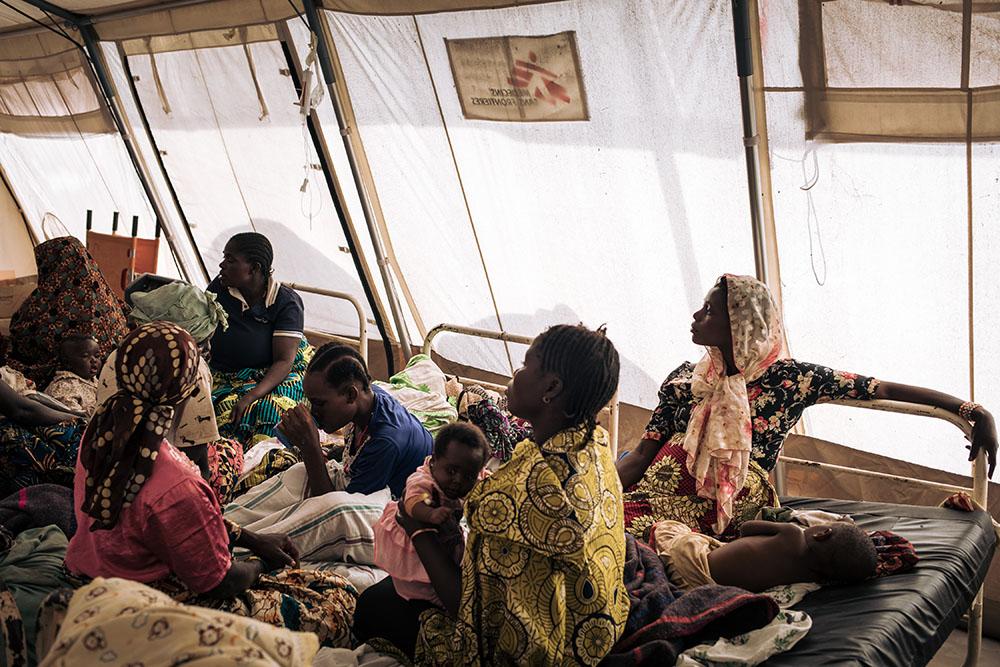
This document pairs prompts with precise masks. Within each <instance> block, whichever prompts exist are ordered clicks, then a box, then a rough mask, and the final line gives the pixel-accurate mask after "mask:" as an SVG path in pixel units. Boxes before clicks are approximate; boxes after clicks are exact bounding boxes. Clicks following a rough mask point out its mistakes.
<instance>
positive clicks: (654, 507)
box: [625, 359, 879, 538]
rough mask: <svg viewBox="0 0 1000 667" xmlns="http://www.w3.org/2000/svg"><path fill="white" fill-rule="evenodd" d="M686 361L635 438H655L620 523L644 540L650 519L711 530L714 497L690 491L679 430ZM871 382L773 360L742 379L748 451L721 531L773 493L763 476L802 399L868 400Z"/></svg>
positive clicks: (687, 399)
mask: <svg viewBox="0 0 1000 667" xmlns="http://www.w3.org/2000/svg"><path fill="white" fill-rule="evenodd" d="M693 370H694V366H693V365H692V364H690V363H688V362H685V363H683V364H681V365H680V366H679V367H677V368H676V369H675V370H674V371H673V372H672V373H670V375H668V376H667V379H666V380H664V382H663V384H662V385H661V387H660V394H659V398H660V403H659V405H658V406H657V408H656V410H655V411H654V412H653V416H652V418H650V420H649V424H648V425H647V426H646V432H645V434H643V438H644V439H646V440H654V441H656V442H659V443H661V444H662V446H661V448H660V451H659V452H657V454H656V457H655V458H654V459H653V462H652V463H651V464H650V465H649V468H647V469H646V472H645V473H644V474H643V477H642V479H641V480H640V481H639V482H638V483H637V484H635V485H633V486H631V487H629V488H628V489H626V490H625V529H626V530H627V531H629V532H630V533H632V534H633V535H635V536H637V537H639V538H646V537H647V533H648V531H649V528H650V527H651V526H652V525H653V524H654V523H656V522H657V521H662V520H674V521H680V522H682V523H685V524H687V525H688V526H690V527H691V528H692V529H693V530H697V531H699V532H702V533H706V534H709V535H711V534H713V532H714V531H713V530H712V527H713V524H714V523H715V518H716V517H715V502H714V501H712V500H709V499H706V498H701V497H699V496H698V495H697V493H696V492H695V480H694V478H693V477H692V476H691V474H690V473H689V472H688V470H687V465H686V461H687V458H686V457H687V453H686V452H685V451H684V446H683V442H684V433H685V431H686V430H687V425H688V420H689V419H690V417H691V409H692V408H693V407H694V405H695V401H696V399H695V397H694V395H693V393H692V391H691V373H692V371H693ZM878 384H879V382H878V380H876V379H873V378H870V377H864V376H861V375H855V374H854V373H845V372H842V371H835V370H833V369H831V368H827V367H825V366H819V365H816V364H810V363H805V362H801V361H796V360H794V359H779V360H778V361H775V362H774V363H773V364H771V365H770V366H769V367H768V368H767V369H766V370H765V371H764V372H763V374H762V375H761V376H760V377H758V378H757V379H756V380H753V381H752V382H748V383H747V398H748V399H749V401H750V411H751V416H752V423H753V449H752V451H751V461H750V469H749V471H748V473H747V480H746V484H745V485H744V487H743V491H741V492H740V494H739V496H738V497H737V499H736V502H735V503H734V507H733V509H734V515H733V520H732V522H731V523H730V524H729V527H728V528H727V529H726V532H725V533H724V534H723V535H722V536H721V537H723V538H726V537H733V536H735V535H736V534H737V531H738V529H739V526H740V524H742V523H743V522H744V521H748V520H750V519H753V518H754V516H756V514H757V512H758V511H759V510H760V508H761V507H764V506H767V505H775V504H776V501H777V494H776V493H775V492H774V488H773V487H772V486H771V484H770V482H769V481H768V478H767V473H768V472H770V471H771V470H773V469H774V466H775V464H777V462H778V454H779V453H780V451H781V445H782V443H783V442H784V440H785V436H786V435H787V434H788V432H789V431H790V430H791V429H792V427H794V426H795V424H796V423H797V422H798V421H799V419H800V418H801V417H802V411H803V410H805V409H806V408H807V407H809V406H810V405H815V404H817V403H824V402H828V401H833V400H838V399H844V398H849V399H855V400H872V399H873V398H874V395H875V390H876V389H877V388H878Z"/></svg>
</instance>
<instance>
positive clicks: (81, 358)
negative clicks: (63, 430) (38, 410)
mask: <svg viewBox="0 0 1000 667" xmlns="http://www.w3.org/2000/svg"><path fill="white" fill-rule="evenodd" d="M102 361H103V359H101V350H100V347H98V345H97V341H96V340H95V339H94V338H93V336H88V335H86V334H70V335H68V336H66V337H65V338H63V339H62V340H61V341H60V342H59V366H58V368H59V370H57V371H56V373H55V375H54V376H53V377H52V381H51V382H50V383H49V386H47V387H46V388H45V393H46V394H47V395H48V396H51V397H52V398H54V399H56V400H57V401H59V402H60V403H62V404H63V405H65V406H66V407H68V408H71V409H73V410H75V411H77V412H80V413H83V414H84V415H86V416H87V417H91V416H93V414H94V411H95V410H97V374H98V373H99V372H100V371H101V362H102Z"/></svg>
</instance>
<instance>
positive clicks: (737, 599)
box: [601, 535, 778, 667]
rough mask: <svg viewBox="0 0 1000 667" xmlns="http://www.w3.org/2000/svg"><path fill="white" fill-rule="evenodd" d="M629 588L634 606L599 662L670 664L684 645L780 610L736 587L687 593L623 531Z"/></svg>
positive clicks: (757, 622) (746, 627)
mask: <svg viewBox="0 0 1000 667" xmlns="http://www.w3.org/2000/svg"><path fill="white" fill-rule="evenodd" d="M624 578H625V588H626V590H627V591H628V595H629V601H630V608H629V614H628V620H627V621H626V623H625V632H624V633H623V634H622V637H621V639H619V640H618V643H617V644H616V645H615V646H614V648H613V649H612V650H611V653H610V654H609V655H608V656H607V657H606V658H605V659H604V661H603V662H602V663H601V664H603V665H607V666H608V667H618V666H624V665H645V664H649V665H653V664H656V665H663V664H666V665H672V664H674V662H675V661H676V660H677V657H678V655H680V653H681V652H682V651H683V650H684V649H685V647H686V646H688V645H690V644H694V643H697V642H700V641H705V640H706V639H709V638H711V637H718V636H722V637H730V636H733V635H737V634H741V633H745V632H749V631H750V630H754V629H756V628H760V627H763V626H764V625H767V624H768V623H770V622H771V620H772V619H773V618H774V617H775V616H776V615H777V613H778V605H777V604H776V603H775V602H774V600H773V599H771V598H770V597H768V596H766V595H756V594H753V593H750V592H748V591H745V590H743V589H742V588H735V587H732V586H715V585H709V586H700V587H698V588H695V589H693V590H691V591H690V592H688V593H685V594H683V595H681V594H680V591H679V589H677V588H676V587H675V586H674V585H673V584H671V583H670V580H669V579H668V578H667V573H666V570H665V569H664V567H663V563H662V562H661V561H660V559H659V557H658V556H657V555H656V553H655V552H654V551H653V550H652V549H650V548H649V547H647V546H646V545H645V544H642V543H639V542H637V541H636V540H635V538H634V537H632V536H631V535H626V536H625V573H624Z"/></svg>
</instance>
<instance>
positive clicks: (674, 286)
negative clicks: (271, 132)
mask: <svg viewBox="0 0 1000 667" xmlns="http://www.w3.org/2000/svg"><path fill="white" fill-rule="evenodd" d="M709 4H710V6H709V7H707V8H706V7H695V6H689V5H685V4H683V3H673V2H652V3H650V2H642V3H636V2H627V1H615V2H603V3H600V5H595V4H594V3H588V2H561V3H553V4H546V5H539V6H536V7H531V8H516V9H500V10H494V11H489V12H473V13H440V14H433V15H429V16H419V17H416V18H414V17H364V16H357V15H350V14H336V13H331V14H328V17H329V19H330V23H331V25H332V27H333V29H334V37H333V40H334V43H335V44H336V46H337V49H338V52H339V54H340V58H341V60H342V62H343V65H344V69H345V74H346V77H347V84H348V88H349V89H350V90H351V91H352V99H353V102H354V108H355V112H356V113H357V116H358V120H359V124H360V127H361V134H362V137H363V139H364V144H365V147H366V149H367V152H368V156H369V159H370V160H371V162H372V166H373V172H374V173H375V179H376V184H377V186H378V188H379V193H380V196H381V199H382V206H383V209H384V210H385V212H386V224H387V225H388V227H389V233H390V235H391V237H392V238H393V239H394V243H395V246H396V248H397V257H398V259H399V262H400V265H401V267H402V270H403V273H404V275H405V276H406V278H407V281H408V282H409V285H410V288H411V290H412V291H413V294H414V299H415V300H416V301H417V303H418V306H419V307H420V309H421V314H422V315H423V319H424V321H425V322H427V323H428V325H430V324H431V323H432V322H439V321H448V322H453V323H456V324H465V325H474V326H479V327H485V328H492V327H494V326H496V322H497V311H498V312H499V321H500V324H501V326H502V327H503V328H504V329H505V330H507V331H509V332H512V333H518V334H525V335H537V334H538V333H540V332H541V331H542V330H544V329H545V328H546V327H547V326H549V325H551V324H554V323H557V322H578V321H583V322H585V323H587V324H589V325H591V326H596V325H599V324H602V323H607V324H608V331H609V335H610V336H611V338H612V339H613V340H614V341H615V342H616V343H617V345H618V347H619V349H620V351H621V353H622V356H623V359H624V364H623V375H622V391H621V395H622V399H623V400H625V401H627V402H630V403H635V404H639V405H645V406H651V405H653V404H655V400H656V390H657V388H658V386H659V383H660V381H661V380H662V378H663V377H664V376H665V375H666V374H667V372H668V371H669V370H671V368H673V366H674V365H676V364H677V363H679V362H680V361H682V360H684V359H686V358H693V357H694V356H695V355H697V354H698V351H697V350H696V349H695V348H694V347H693V346H692V345H691V343H690V342H689V334H688V333H687V329H688V326H689V323H690V314H691V313H692V312H693V311H694V310H696V309H697V308H698V306H699V305H700V303H701V300H702V297H703V296H704V293H705V292H706V291H707V289H708V288H709V287H710V286H711V284H712V282H713V281H714V280H715V278H716V277H717V276H718V275H719V274H720V273H722V272H724V271H731V272H742V273H748V272H752V271H753V254H752V251H751V250H750V228H749V224H748V223H747V219H748V214H747V201H746V194H745V178H746V177H745V172H744V170H743V166H742V163H741V161H740V160H741V156H742V145H741V128H740V119H739V116H738V114H734V113H733V109H738V108H739V98H738V89H737V86H736V77H735V62H734V56H733V53H732V48H731V42H732V34H731V33H732V17H731V15H730V13H729V3H728V2H718V1H717V2H712V3H709ZM564 30H574V31H576V32H577V42H578V45H579V49H580V61H581V67H582V71H583V76H584V79H585V82H586V87H587V95H588V101H589V106H590V110H591V118H590V120H589V122H586V123H574V122H561V123H523V124H513V123H490V122H484V121H474V120H466V119H464V118H463V117H462V114H461V109H460V106H459V103H458V99H457V97H456V95H455V93H454V87H453V83H452V75H451V72H450V69H449V64H448V58H447V53H446V51H445V47H444V40H445V39H456V38H464V37H472V36H477V37H482V36H491V35H505V34H518V35H520V34H550V33H554V32H560V31H564ZM682 44H683V45H688V46H685V47H684V48H681V45H682ZM690 45H695V46H690ZM424 54H426V62H425V55H424ZM439 104H440V107H439ZM452 151H454V161H453V159H452ZM705 174H711V176H710V177H707V178H706V177H705ZM463 190H464V196H465V198H466V199H467V201H468V207H469V208H468V211H467V210H466V206H465V200H464V199H463ZM705 201H711V202H712V206H711V207H706V206H702V205H700V204H699V202H705ZM474 231H475V234H477V235H478V246H477V243H476V236H475V235H474ZM480 251H481V252H482V260H480V256H479V252H480ZM430 256H433V257H434V258H435V261H434V262H428V261H427V259H426V258H427V257H430ZM484 267H485V270H484ZM487 276H488V279H489V284H488V283H487ZM490 285H492V289H493V293H492V297H493V298H495V300H496V309H494V304H493V299H492V298H491V294H490ZM443 349H444V350H445V351H448V350H449V349H454V348H447V347H445V348H443ZM455 351H458V352H459V353H460V354H462V355H463V358H462V361H464V362H466V363H472V364H478V365H486V366H490V367H494V368H502V366H503V363H504V362H505V361H506V360H505V359H497V358H496V356H497V355H495V354H494V355H493V356H487V353H486V350H485V349H484V348H483V349H481V350H480V351H479V352H478V353H476V352H475V351H473V354H475V356H473V357H472V358H469V356H468V355H469V351H468V350H467V349H466V350H455ZM512 356H513V357H514V359H513V361H514V363H515V365H516V364H519V363H520V358H519V353H518V352H516V351H514V352H513V354H512Z"/></svg>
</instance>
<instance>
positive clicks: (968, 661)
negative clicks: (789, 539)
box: [423, 324, 989, 667]
mask: <svg viewBox="0 0 1000 667" xmlns="http://www.w3.org/2000/svg"><path fill="white" fill-rule="evenodd" d="M444 332H447V333H452V334H458V335H462V336H470V337H474V338H485V339H489V340H499V341H504V342H510V343H519V344H522V345H530V344H531V342H532V340H533V339H532V338H531V337H529V336H520V335H517V334H510V333H507V332H505V331H490V330H486V329H476V328H473V327H465V326H459V325H455V324H439V325H438V326H436V327H434V328H433V329H431V330H430V331H429V332H427V336H426V338H425V339H424V346H423V353H424V354H426V355H428V356H429V355H430V354H431V351H432V350H433V344H434V338H435V337H437V335H438V334H441V333H444ZM458 380H459V382H462V383H463V384H465V383H467V382H473V383H478V384H480V385H482V386H484V387H487V388H489V389H493V390H495V391H501V392H502V391H505V390H506V386H504V385H499V384H496V383H494V382H489V381H485V380H480V379H477V378H467V377H459V378H458ZM826 405H842V406H848V407H855V408H864V409H867V410H881V411H883V412H895V413H901V414H908V415H917V416H921V417H931V418H934V419H941V420H943V421H946V422H949V423H951V424H952V425H954V426H955V427H956V428H958V429H959V430H961V431H962V434H963V435H964V436H965V438H966V440H970V441H971V439H972V426H971V425H970V424H969V422H967V421H966V420H964V419H962V418H961V417H959V416H958V415H955V414H952V413H950V412H948V411H946V410H942V409H941V408H935V407H930V406H927V405H918V404H913V403H902V402H899V401H854V400H839V401H832V402H831V403H827V404H826ZM605 411H607V412H608V415H609V423H610V428H609V435H610V439H611V448H612V451H613V453H614V456H615V458H617V457H618V433H619V429H618V418H619V411H620V408H619V402H618V396H617V395H615V397H614V399H612V401H611V403H610V404H609V405H608V407H606V408H605ZM778 460H779V462H780V464H781V465H779V466H778V469H777V470H776V487H777V488H778V491H779V493H781V492H783V491H784V468H783V466H785V465H794V466H802V467H807V468H814V469H821V470H829V471H831V472H835V473H847V474H853V475H860V476H862V477H869V478H874V479H884V480H891V481H894V482H902V483H904V484H907V485H909V486H916V487H923V488H929V489H935V490H938V491H945V492H948V493H956V492H959V491H963V492H966V493H969V494H970V495H971V497H972V500H973V501H974V502H975V503H976V504H977V505H979V506H980V507H983V508H985V507H986V506H987V505H986V503H987V498H988V485H989V480H988V479H987V477H986V470H987V463H986V454H985V452H979V454H978V456H976V459H975V460H974V461H973V462H972V487H971V488H969V487H963V486H956V485H953V484H942V483H939V482H930V481H927V480H922V479H915V478H912V477H903V476H901V475H892V474H889V473H882V472H875V471H872V470H863V469H860V468H851V467H849V466H841V465H834V464H832V463H821V462H819V461H808V460H806V459H798V458H793V457H790V456H781V457H779V459H778ZM968 636H969V639H968V644H967V648H966V656H965V663H964V667H972V666H973V665H976V664H978V662H979V652H980V649H981V647H982V640H983V587H982V586H980V587H979V591H978V592H977V593H976V597H975V598H973V601H972V605H971V606H970V607H969V611H968Z"/></svg>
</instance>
